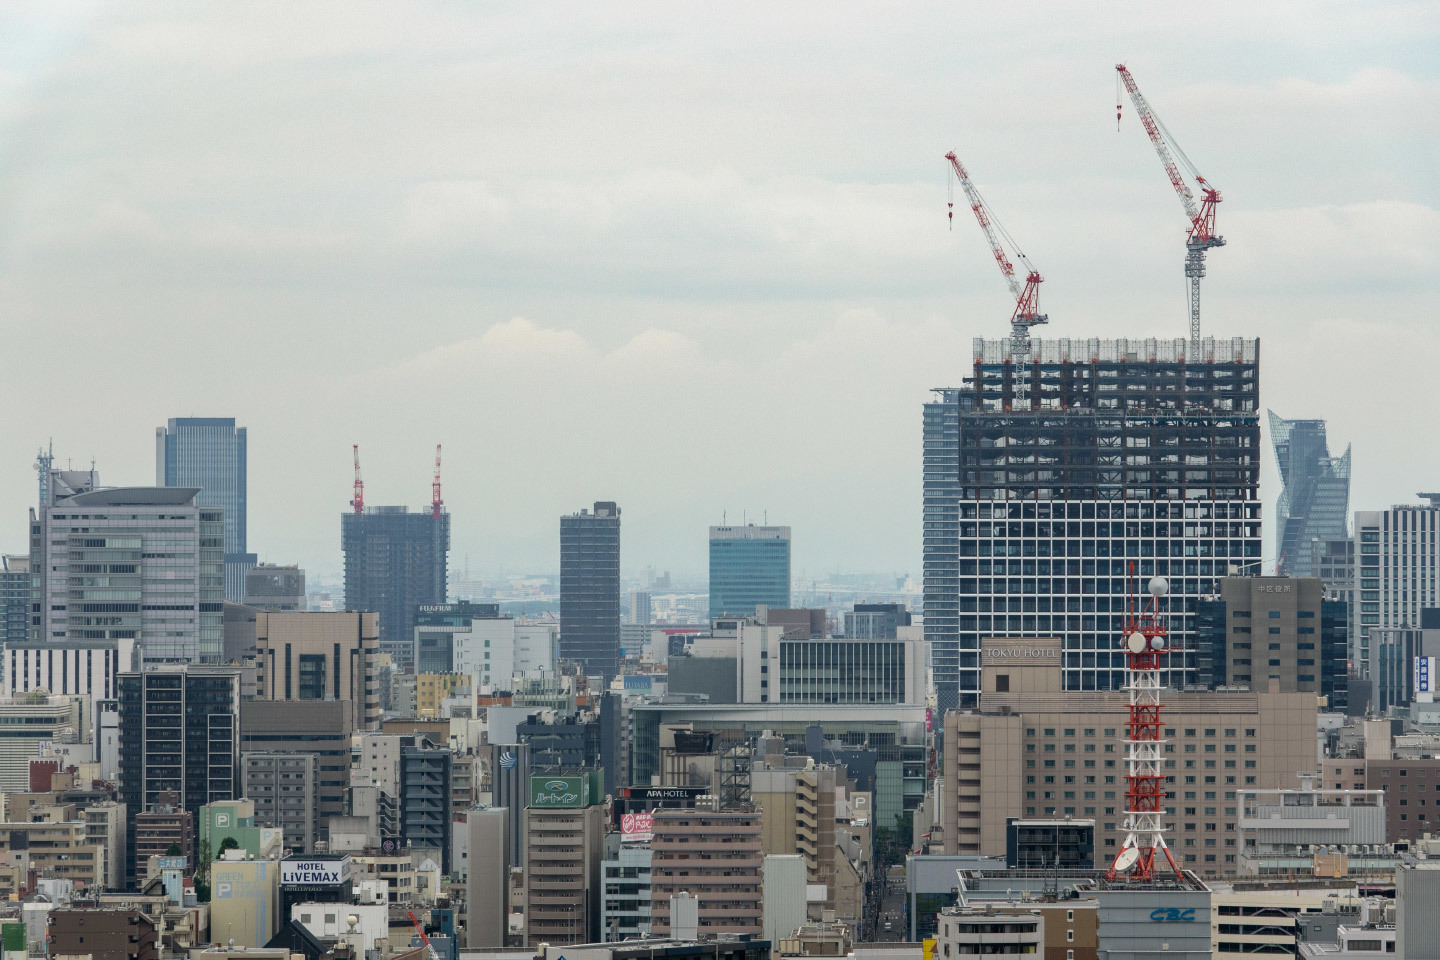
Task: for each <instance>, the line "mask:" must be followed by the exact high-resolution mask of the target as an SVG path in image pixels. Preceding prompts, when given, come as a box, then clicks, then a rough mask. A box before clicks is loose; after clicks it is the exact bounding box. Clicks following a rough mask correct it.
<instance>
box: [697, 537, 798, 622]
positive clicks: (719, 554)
mask: <svg viewBox="0 0 1440 960" xmlns="http://www.w3.org/2000/svg"><path fill="white" fill-rule="evenodd" d="M761 604H764V605H765V606H767V607H775V608H776V609H779V610H783V609H786V608H788V607H789V606H790V528H789V527H757V526H755V524H753V523H751V524H746V525H745V526H741V527H711V528H710V617H711V619H714V618H715V617H723V616H726V615H729V616H735V617H753V616H754V615H755V608H756V607H757V606H759V605H761Z"/></svg>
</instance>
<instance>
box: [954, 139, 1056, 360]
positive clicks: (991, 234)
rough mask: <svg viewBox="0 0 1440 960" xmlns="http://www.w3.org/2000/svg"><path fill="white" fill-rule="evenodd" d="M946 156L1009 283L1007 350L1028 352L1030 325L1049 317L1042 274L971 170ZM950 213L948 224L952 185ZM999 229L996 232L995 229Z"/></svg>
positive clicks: (1020, 354)
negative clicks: (1011, 303)
mask: <svg viewBox="0 0 1440 960" xmlns="http://www.w3.org/2000/svg"><path fill="white" fill-rule="evenodd" d="M945 159H946V160H949V161H950V166H951V167H952V168H953V171H954V174H955V177H956V179H958V180H959V181H960V189H962V190H964V191H965V197H966V199H968V200H969V201H970V209H971V210H972V211H973V212H974V214H975V219H976V220H977V221H979V223H980V229H981V230H982V231H984V233H985V240H986V242H987V243H989V244H990V254H991V256H993V257H994V258H995V262H996V263H997V264H999V265H1000V273H1001V275H1002V276H1003V277H1004V278H1005V283H1006V284H1007V285H1008V286H1009V287H1010V295H1011V296H1012V297H1014V298H1015V312H1014V313H1012V314H1011V315H1010V352H1011V354H1012V355H1013V356H1015V357H1024V356H1028V355H1029V353H1030V328H1031V327H1033V326H1035V325H1036V324H1041V323H1048V322H1049V318H1048V317H1046V316H1045V314H1043V313H1041V312H1040V284H1041V283H1043V282H1044V281H1045V278H1044V277H1042V276H1040V272H1039V271H1038V270H1036V269H1035V265H1034V264H1032V263H1031V262H1030V260H1029V258H1027V257H1026V256H1025V254H1024V253H1022V252H1021V251H1020V245H1019V244H1018V243H1016V242H1015V238H1014V237H1012V236H1010V232H1009V231H1008V230H1006V229H1005V227H1004V226H1003V225H1002V224H1001V223H1000V221H999V220H997V219H996V218H995V215H994V214H993V213H991V212H990V208H989V207H988V206H987V205H986V203H985V199H984V198H983V197H981V196H980V191H979V190H978V189H977V188H976V187H975V184H974V183H972V182H971V180H970V174H969V173H968V172H966V170H965V167H964V165H963V164H961V163H960V158H959V157H957V156H955V151H953V150H952V151H950V152H949V153H947V154H945ZM949 206H950V210H949V217H950V222H951V225H952V226H953V224H954V221H955V194H954V185H953V183H952V185H951V193H950V202H949ZM997 230H998V231H999V235H997V233H996V231H997ZM1001 235H1003V236H1004V238H1005V240H1007V241H1009V243H1010V246H1011V247H1013V248H1014V250H1015V259H1016V260H1019V261H1020V264H1021V266H1023V267H1024V268H1025V283H1024V285H1023V286H1022V285H1021V283H1020V279H1019V278H1018V277H1017V276H1016V275H1015V265H1014V264H1013V263H1011V262H1010V257H1009V255H1008V254H1007V253H1006V252H1005V247H1004V246H1003V245H1002V244H1001V242H1000V236H1001Z"/></svg>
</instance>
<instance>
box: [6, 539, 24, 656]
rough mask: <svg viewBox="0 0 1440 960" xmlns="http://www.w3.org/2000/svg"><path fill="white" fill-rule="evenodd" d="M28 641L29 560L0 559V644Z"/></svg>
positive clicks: (15, 558)
mask: <svg viewBox="0 0 1440 960" xmlns="http://www.w3.org/2000/svg"><path fill="white" fill-rule="evenodd" d="M28 639H30V557H29V556H28V555H27V556H23V557H0V640H3V641H5V642H7V643H20V642H21V641H24V640H28Z"/></svg>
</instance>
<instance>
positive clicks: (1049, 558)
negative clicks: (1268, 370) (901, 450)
mask: <svg viewBox="0 0 1440 960" xmlns="http://www.w3.org/2000/svg"><path fill="white" fill-rule="evenodd" d="M1188 346H1189V344H1188V343H1187V342H1186V341H1184V340H1040V341H1035V342H1034V343H1033V345H1032V350H1031V352H1030V353H1028V354H1026V355H1025V356H1024V357H1023V358H1022V359H1020V360H1016V359H1014V354H1013V352H1012V350H1011V344H1010V342H1009V341H1008V340H998V341H997V340H980V339H977V340H976V341H975V351H974V358H973V359H974V364H973V368H972V370H973V375H972V376H971V377H968V378H966V380H965V381H964V382H965V385H964V386H963V387H958V388H942V389H937V390H936V391H935V392H936V394H937V396H936V399H935V400H934V401H932V402H931V403H928V404H926V405H925V419H924V434H923V436H924V547H925V554H924V563H925V636H926V639H927V640H929V641H930V644H931V654H932V662H933V665H934V671H935V683H936V687H937V693H938V694H939V703H940V706H941V708H949V707H954V706H957V705H961V706H973V705H974V704H975V703H976V699H977V695H978V692H979V689H980V687H979V681H980V639H981V638H982V637H997V636H998V637H1058V638H1060V639H1061V640H1062V642H1063V668H1064V672H1063V679H1064V684H1065V687H1066V689H1070V690H1107V689H1116V688H1118V687H1119V686H1120V685H1121V681H1122V679H1123V675H1124V662H1123V657H1122V655H1121V653H1120V652H1119V651H1118V650H1117V649H1116V647H1115V638H1116V636H1118V635H1119V632H1120V630H1121V629H1122V628H1123V621H1124V614H1125V598H1126V596H1127V589H1126V580H1127V578H1128V577H1129V575H1130V567H1131V564H1132V562H1133V564H1134V575H1135V576H1136V577H1142V578H1149V577H1153V576H1163V577H1168V578H1169V579H1170V593H1171V601H1170V611H1171V636H1172V638H1174V642H1178V643H1179V644H1180V645H1181V646H1183V645H1184V641H1185V639H1186V638H1187V637H1188V635H1189V632H1190V630H1191V625H1192V621H1193V617H1194V604H1195V600H1196V598H1197V597H1198V596H1199V595H1200V594H1201V593H1206V592H1210V591H1212V590H1213V589H1214V585H1215V583H1216V581H1217V579H1218V578H1220V577H1224V576H1225V575H1227V574H1228V573H1229V572H1230V571H1231V569H1232V568H1243V567H1247V566H1249V567H1254V566H1258V564H1259V561H1260V503H1259V500H1258V496H1259V494H1258V485H1259V468H1260V453H1259V444H1260V421H1259V414H1258V409H1259V408H1258V405H1257V404H1258V399H1259V360H1260V344H1259V341H1258V340H1244V339H1241V338H1234V339H1230V340H1212V339H1206V340H1204V341H1202V342H1201V354H1200V356H1198V357H1193V356H1187V348H1188ZM1167 668H1168V669H1169V670H1170V671H1177V672H1178V674H1177V675H1173V676H1171V677H1169V678H1167V679H1169V680H1170V681H1171V682H1173V683H1176V684H1178V683H1181V682H1184V681H1185V680H1186V679H1187V678H1188V676H1189V673H1190V670H1191V664H1190V660H1189V655H1188V654H1184V655H1180V656H1173V657H1171V658H1169V663H1168V664H1167Z"/></svg>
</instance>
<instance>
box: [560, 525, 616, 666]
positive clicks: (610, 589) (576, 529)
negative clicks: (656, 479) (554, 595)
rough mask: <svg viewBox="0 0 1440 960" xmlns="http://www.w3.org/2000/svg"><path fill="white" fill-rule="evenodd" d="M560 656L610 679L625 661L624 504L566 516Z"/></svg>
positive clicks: (562, 531) (562, 529) (562, 538)
mask: <svg viewBox="0 0 1440 960" xmlns="http://www.w3.org/2000/svg"><path fill="white" fill-rule="evenodd" d="M560 656H561V657H563V658H564V659H566V660H576V661H579V662H580V663H581V664H583V665H584V667H585V673H586V675H587V676H603V677H604V678H605V681H606V682H607V683H608V682H609V681H610V678H612V677H614V676H615V674H616V673H617V672H618V670H619V661H620V509H619V508H618V507H616V506H615V504H614V503H612V502H610V501H603V500H602V501H597V502H596V504H595V511H594V512H593V513H592V512H590V511H588V510H581V511H580V512H579V513H575V514H571V515H570V516H568V517H561V518H560Z"/></svg>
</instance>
